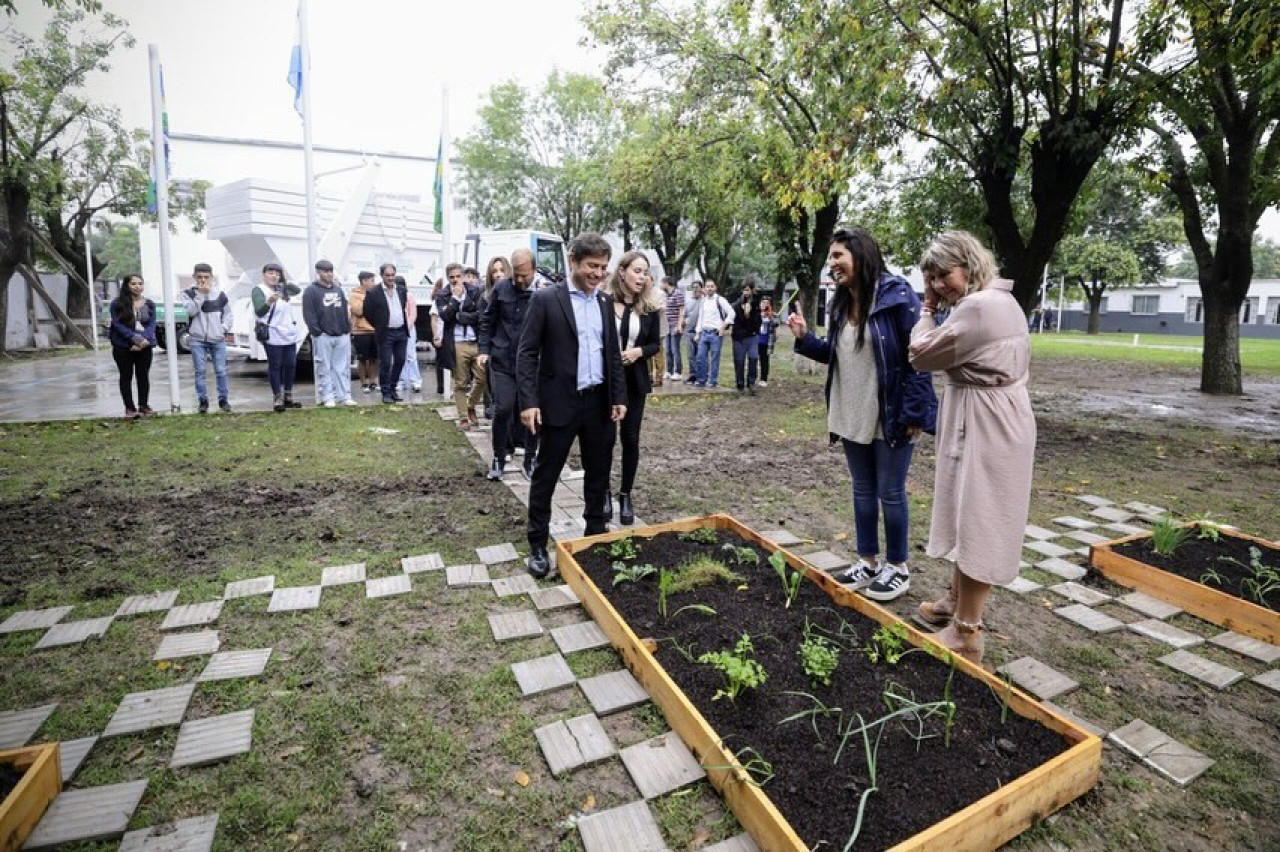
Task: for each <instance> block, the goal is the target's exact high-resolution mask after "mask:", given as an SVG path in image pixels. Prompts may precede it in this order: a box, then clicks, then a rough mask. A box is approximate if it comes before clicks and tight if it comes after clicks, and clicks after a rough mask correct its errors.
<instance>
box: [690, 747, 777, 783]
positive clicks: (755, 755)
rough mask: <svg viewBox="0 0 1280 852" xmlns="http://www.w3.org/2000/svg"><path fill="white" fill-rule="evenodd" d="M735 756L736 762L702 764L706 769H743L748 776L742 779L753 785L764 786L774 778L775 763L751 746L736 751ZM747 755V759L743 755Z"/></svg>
mask: <svg viewBox="0 0 1280 852" xmlns="http://www.w3.org/2000/svg"><path fill="white" fill-rule="evenodd" d="M733 756H734V757H735V758H737V759H738V762H737V763H736V764H732V763H722V764H706V763H704V764H702V768H703V769H706V770H711V771H714V770H717V769H719V770H722V771H723V770H737V769H741V770H742V771H743V772H745V773H746V778H744V779H742V780H744V781H746V782H747V783H748V784H750V785H751V786H752V787H757V788H759V787H763V786H764V785H765V784H768V783H769V782H770V781H772V780H773V764H772V763H770V762H769V761H767V760H765V759H764V755H762V754H760V752H758V751H756V750H755V749H754V748H752V747H751V746H745V747H744V748H741V749H739V750H738V751H736V752H734V754H733ZM744 756H746V760H743V757H744Z"/></svg>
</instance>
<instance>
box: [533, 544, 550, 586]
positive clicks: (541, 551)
mask: <svg viewBox="0 0 1280 852" xmlns="http://www.w3.org/2000/svg"><path fill="white" fill-rule="evenodd" d="M529 573H530V574H532V575H533V577H534V579H535V580H541V579H542V578H544V577H546V576H547V575H548V574H550V573H551V557H550V556H548V555H547V547H546V545H534V546H533V547H532V548H530V550H529Z"/></svg>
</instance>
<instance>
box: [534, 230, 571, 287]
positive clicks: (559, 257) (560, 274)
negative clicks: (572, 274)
mask: <svg viewBox="0 0 1280 852" xmlns="http://www.w3.org/2000/svg"><path fill="white" fill-rule="evenodd" d="M535 239H536V246H537V247H536V248H535V249H534V254H536V255H537V258H538V259H537V265H538V268H539V269H545V270H547V271H548V272H552V273H554V274H555V276H556V278H557V280H559V281H563V280H564V278H565V268H564V243H562V242H560V241H559V240H549V239H546V238H545V237H537V238H535Z"/></svg>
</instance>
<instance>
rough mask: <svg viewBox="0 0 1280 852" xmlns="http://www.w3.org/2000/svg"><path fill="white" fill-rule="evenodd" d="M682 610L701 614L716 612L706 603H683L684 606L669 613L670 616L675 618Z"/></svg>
mask: <svg viewBox="0 0 1280 852" xmlns="http://www.w3.org/2000/svg"><path fill="white" fill-rule="evenodd" d="M682 612H700V613H702V614H703V615H715V614H716V611H715V610H714V609H712V608H711V607H709V606H707V605H706V604H697V603H693V604H685V605H684V606H682V607H680V608H679V609H678V610H676V611H675V612H673V613H671V617H672V618H675V617H676V616H677V615H679V614H680V613H682Z"/></svg>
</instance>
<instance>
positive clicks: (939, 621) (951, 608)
mask: <svg viewBox="0 0 1280 852" xmlns="http://www.w3.org/2000/svg"><path fill="white" fill-rule="evenodd" d="M955 614H956V593H955V590H954V589H947V593H946V594H945V595H943V596H942V597H940V598H938V599H937V600H936V601H933V602H932V603H931V602H929V601H924V602H923V603H921V604H920V605H919V606H917V607H916V616H917V617H918V618H919V620H920V621H923V622H924V623H926V624H930V625H932V626H934V627H943V626H945V625H946V624H947V622H949V621H950V620H951V617H952V616H953V615H955Z"/></svg>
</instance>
